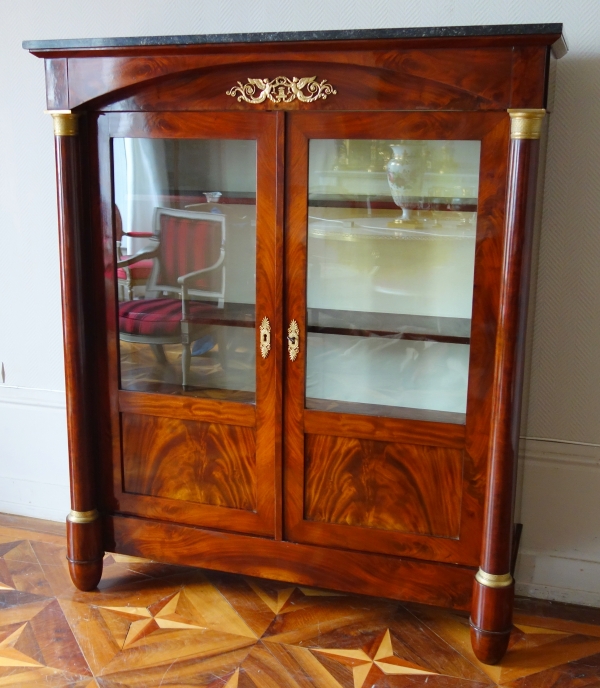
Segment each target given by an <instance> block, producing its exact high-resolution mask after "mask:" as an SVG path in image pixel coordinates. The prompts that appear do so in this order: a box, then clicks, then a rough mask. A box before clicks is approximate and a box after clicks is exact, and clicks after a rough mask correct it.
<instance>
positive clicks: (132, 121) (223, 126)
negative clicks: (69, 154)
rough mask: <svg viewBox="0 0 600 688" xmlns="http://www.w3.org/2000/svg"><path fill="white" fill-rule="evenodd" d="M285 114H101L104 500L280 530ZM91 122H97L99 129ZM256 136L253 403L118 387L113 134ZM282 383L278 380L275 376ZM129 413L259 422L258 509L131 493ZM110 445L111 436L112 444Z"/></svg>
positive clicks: (256, 530)
mask: <svg viewBox="0 0 600 688" xmlns="http://www.w3.org/2000/svg"><path fill="white" fill-rule="evenodd" d="M280 120H281V116H280V115H279V114H278V113H264V112H256V113H248V112H232V113H223V112H219V113H210V112H208V113H207V112H201V113H200V112H135V113H108V114H104V113H98V117H97V126H96V128H95V132H94V134H95V136H93V137H92V140H94V139H95V141H94V143H95V144H96V145H97V147H98V148H97V149H98V157H99V160H98V195H99V206H100V209H99V210H100V212H99V216H100V217H101V233H102V240H103V246H104V251H103V253H104V264H103V275H104V287H105V303H106V321H105V325H106V327H105V336H106V339H105V341H106V358H107V368H108V389H107V390H106V391H107V396H108V407H109V415H110V427H111V430H110V435H111V440H110V445H111V446H110V450H109V451H107V452H104V454H105V455H104V457H103V464H104V469H105V473H106V474H108V475H110V476H111V478H109V479H108V480H104V481H103V500H102V501H103V507H104V510H106V511H107V512H111V513H122V514H129V515H135V516H141V517H146V518H153V519H159V520H163V521H170V522H175V523H181V524H187V525H192V526H202V527H207V528H215V529H218V530H227V531H234V532H239V533H249V534H254V535H261V536H263V537H272V538H273V537H274V538H277V537H281V516H280V511H281V439H280V438H281V383H280V380H281V348H282V309H281V292H282V281H283V270H282V238H281V234H282V222H281V218H282V210H281V209H282V198H281V194H278V192H277V185H278V184H280V183H281V174H282V169H283V161H282V156H283V146H282V145H281V144H282V133H281V122H280ZM92 129H94V127H92ZM124 136H132V137H142V138H194V139H207V138H210V139H215V138H221V139H255V140H256V141H257V206H256V223H257V228H256V242H257V246H256V256H257V265H256V311H255V319H256V322H255V332H256V336H255V343H256V405H255V406H254V405H248V404H242V403H238V402H231V401H213V400H209V399H201V398H190V397H180V396H177V395H172V396H171V395H166V394H145V393H130V392H125V391H122V390H119V377H118V366H119V355H118V320H117V295H116V278H115V253H114V221H113V209H112V208H113V191H112V187H113V184H112V165H111V158H112V155H111V147H110V139H111V138H113V137H124ZM265 316H266V317H268V318H269V320H270V324H271V342H272V346H271V351H270V353H269V355H268V357H267V358H262V357H261V355H260V349H259V342H258V339H259V337H258V325H259V323H260V321H261V320H262V318H263V317H265ZM278 381H279V382H278ZM123 412H126V413H132V412H135V413H137V414H141V415H150V416H152V415H154V416H161V417H170V418H177V419H180V420H184V421H190V420H196V421H204V422H207V423H215V424H223V425H232V426H238V427H247V428H254V429H255V438H256V464H255V466H256V508H255V510H254V511H248V510H245V509H236V508H229V507H220V506H214V505H207V504H200V503H195V502H187V501H179V500H176V499H166V498H163V497H157V496H148V495H140V494H131V493H128V492H125V491H124V489H123V478H124V476H123V464H122V456H123V454H122V451H123V447H122V444H123V443H122V420H121V414H122V413H123ZM107 444H108V443H107Z"/></svg>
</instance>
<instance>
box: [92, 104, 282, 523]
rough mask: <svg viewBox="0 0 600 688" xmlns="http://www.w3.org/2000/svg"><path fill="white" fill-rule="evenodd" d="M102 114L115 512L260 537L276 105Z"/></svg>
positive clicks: (268, 424)
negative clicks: (272, 110) (271, 109)
mask: <svg viewBox="0 0 600 688" xmlns="http://www.w3.org/2000/svg"><path fill="white" fill-rule="evenodd" d="M100 124H101V126H100V150H102V151H104V158H105V159H104V161H103V163H104V164H103V165H102V169H103V179H102V182H101V185H102V191H103V199H104V205H105V211H106V216H107V217H110V226H108V223H107V227H106V232H105V237H106V244H105V252H106V257H105V258H106V260H105V262H106V272H107V274H110V275H111V278H112V279H110V280H108V286H107V303H108V304H109V308H108V311H109V316H108V317H109V331H110V337H109V352H110V358H111V360H110V363H111V385H112V386H113V394H112V397H113V405H114V406H113V418H114V427H113V431H114V434H115V436H116V437H119V436H120V438H121V441H120V443H119V444H118V446H117V445H116V443H115V456H114V459H113V463H114V485H113V493H114V508H115V509H117V510H119V511H122V512H128V513H134V514H137V515H141V516H148V517H155V518H163V519H168V520H173V521H178V522H182V523H191V524H193V525H203V526H207V527H217V528H223V529H229V530H237V531H240V532H252V533H260V534H269V535H273V533H274V528H275V522H276V518H275V516H276V515H275V504H276V500H277V495H276V492H275V491H276V489H277V488H276V485H275V476H276V474H277V471H276V462H277V461H278V457H277V456H276V447H277V446H278V443H277V442H275V440H274V435H275V433H276V432H277V430H278V425H279V420H278V414H279V409H278V408H277V407H276V406H274V405H273V404H272V402H271V401H270V400H269V399H270V395H271V387H270V380H271V379H272V378H273V377H274V376H275V375H276V372H275V371H276V363H275V361H276V358H277V356H276V355H275V354H274V353H272V352H271V341H274V339H275V336H276V331H277V328H279V327H280V314H279V313H278V312H277V310H276V306H275V303H276V299H275V291H276V275H275V274H274V271H273V270H274V268H273V266H274V265H275V263H276V260H275V256H274V250H275V248H274V247H275V245H276V241H275V236H276V233H277V231H279V229H278V227H277V222H276V221H275V207H274V204H273V202H272V199H273V198H274V197H275V176H274V174H273V172H272V170H273V161H274V160H275V159H276V156H277V151H276V143H275V142H276V136H275V133H274V132H275V115H272V114H269V113H244V114H242V113H228V114H220V115H219V117H218V118H216V117H214V116H212V115H210V114H206V113H201V114H200V113H185V114H181V113H160V114H151V113H144V114H141V113H140V114H109V115H107V116H104V117H102V118H101V123H100Z"/></svg>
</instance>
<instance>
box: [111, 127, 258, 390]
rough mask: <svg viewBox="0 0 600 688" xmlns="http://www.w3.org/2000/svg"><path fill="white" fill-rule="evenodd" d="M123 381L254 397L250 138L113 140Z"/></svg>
mask: <svg viewBox="0 0 600 688" xmlns="http://www.w3.org/2000/svg"><path fill="white" fill-rule="evenodd" d="M113 175H114V177H113V178H114V203H115V204H114V213H115V227H116V232H115V234H116V236H115V240H116V244H117V245H116V251H117V275H116V277H117V283H118V298H119V304H118V305H119V349H120V384H121V389H127V390H137V391H145V392H159V393H162V394H185V395H188V396H202V397H208V398H215V399H230V400H236V401H243V402H248V403H254V401H255V389H256V375H255V349H256V347H255V336H256V335H255V329H254V328H255V312H254V311H255V303H256V274H255V272H256V270H255V265H256V141H242V140H190V139H138V138H135V139H134V138H115V139H113Z"/></svg>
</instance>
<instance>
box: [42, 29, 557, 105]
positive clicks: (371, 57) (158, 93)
mask: <svg viewBox="0 0 600 688" xmlns="http://www.w3.org/2000/svg"><path fill="white" fill-rule="evenodd" d="M555 38H558V37H557V36H556V37H553V38H550V39H549V38H548V37H541V36H536V37H522V36H514V37H494V38H487V39H485V38H473V39H469V38H463V39H461V43H462V45H461V47H457V45H456V39H434V40H433V41H432V40H431V39H429V42H428V41H427V40H423V39H421V40H412V41H410V40H405V41H377V42H373V41H372V42H369V41H360V42H353V43H352V42H344V41H335V42H332V43H330V44H329V45H326V44H323V43H319V42H315V43H310V42H305V43H298V44H287V45H284V46H282V45H279V46H277V44H270V45H257V44H253V45H252V46H244V48H245V49H243V48H242V46H226V48H225V46H186V47H184V46H178V47H171V48H169V47H163V48H161V47H152V48H151V50H152V52H153V53H154V54H153V55H148V54H147V52H148V50H147V49H146V51H144V50H143V49H141V48H121V49H114V48H113V49H96V51H95V52H96V55H95V56H94V57H90V56H89V54H88V55H85V57H84V56H80V54H81V53H83V52H84V51H77V50H63V51H60V50H58V51H51V52H49V53H47V56H48V58H50V57H52V56H54V55H55V56H56V57H57V58H58V57H67V58H68V77H67V75H66V74H65V75H62V74H61V71H60V65H59V64H56V74H57V77H56V79H50V80H49V81H48V83H49V96H51V97H53V99H54V100H55V101H58V96H59V95H60V94H61V93H62V92H64V91H65V90H66V83H68V103H69V107H71V108H73V107H78V106H80V105H83V104H84V103H85V104H86V105H87V106H88V107H89V106H90V105H92V106H93V107H104V108H108V109H110V108H113V109H120V110H152V109H169V110H176V109H186V108H190V109H194V110H202V109H204V110H233V109H250V108H252V109H261V110H262V109H277V108H282V109H288V110H289V109H307V105H308V108H309V109H313V110H314V109H316V110H331V109H347V110H350V109H355V108H357V107H359V106H360V108H361V109H365V108H369V109H376V110H386V109H429V110H434V109H445V110H461V109H462V110H480V109H481V110H487V109H502V108H507V107H543V106H544V97H545V89H544V77H545V59H546V55H547V54H548V52H549V45H550V44H551V43H552V42H553V40H554V39H555ZM524 39H526V40H524ZM523 44H526V45H523ZM527 44H528V45H527ZM434 45H435V47H434ZM484 45H487V46H489V47H488V48H487V49H486V50H481V49H480V46H484ZM516 46H522V47H521V48H519V47H516ZM224 48H225V49H224ZM241 48H242V49H241ZM523 49H525V50H529V51H530V54H531V53H535V54H534V55H533V56H532V57H529V56H527V57H525V58H524V57H523V56H522V54H521V53H520V52H519V50H523ZM102 53H104V55H105V56H102V55H101V54H102ZM538 56H540V57H538ZM54 62H57V60H54ZM521 64H523V65H524V66H525V67H527V68H528V70H529V72H530V76H529V77H528V79H529V82H530V83H529V86H530V87H529V89H528V90H527V89H521V90H519V88H518V87H516V88H513V87H512V82H513V68H516V69H517V70H519V71H518V77H523V69H519V67H520V65H521ZM300 69H304V70H306V69H308V70H309V71H310V75H312V74H316V75H317V76H318V77H319V79H324V78H326V79H327V80H328V81H329V82H330V83H332V84H333V85H334V87H335V88H336V90H337V94H336V97H333V96H331V97H329V98H328V99H327V100H320V101H318V102H315V103H310V104H304V103H299V102H298V101H294V102H292V103H285V104H279V105H275V104H274V103H271V102H270V101H268V100H267V101H266V102H264V103H261V104H259V105H248V104H247V103H244V102H241V103H240V102H238V101H237V99H236V98H232V97H231V96H227V95H226V93H225V92H226V90H227V89H229V88H230V87H231V86H235V85H236V83H237V82H238V81H241V82H242V83H246V80H247V79H248V78H250V77H254V78H256V77H257V76H258V77H260V78H274V77H276V76H278V75H279V74H287V75H288V76H289V78H292V77H293V76H297V77H298V78H300V77H302V76H305V75H304V74H300V73H299V72H298V70H300ZM249 70H250V71H249ZM253 72H254V73H253ZM61 76H62V80H61V78H60V77H61ZM65 82H66V83H65ZM63 100H64V99H63ZM58 102H62V101H58ZM530 103H533V104H530ZM159 104H160V105H159Z"/></svg>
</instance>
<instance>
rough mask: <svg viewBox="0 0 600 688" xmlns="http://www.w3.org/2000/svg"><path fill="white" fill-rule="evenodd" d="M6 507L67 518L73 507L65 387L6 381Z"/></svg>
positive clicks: (0, 497) (0, 395)
mask: <svg viewBox="0 0 600 688" xmlns="http://www.w3.org/2000/svg"><path fill="white" fill-rule="evenodd" d="M0 438H1V443H0V511H2V512H4V513H9V514H17V515H19V516H33V517H34V518H46V519H49V520H51V521H64V519H65V516H66V514H67V513H68V512H69V507H70V499H69V467H68V449H67V427H66V411H65V393H64V392H63V391H58V390H48V389H26V388H21V387H8V386H6V385H0Z"/></svg>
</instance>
